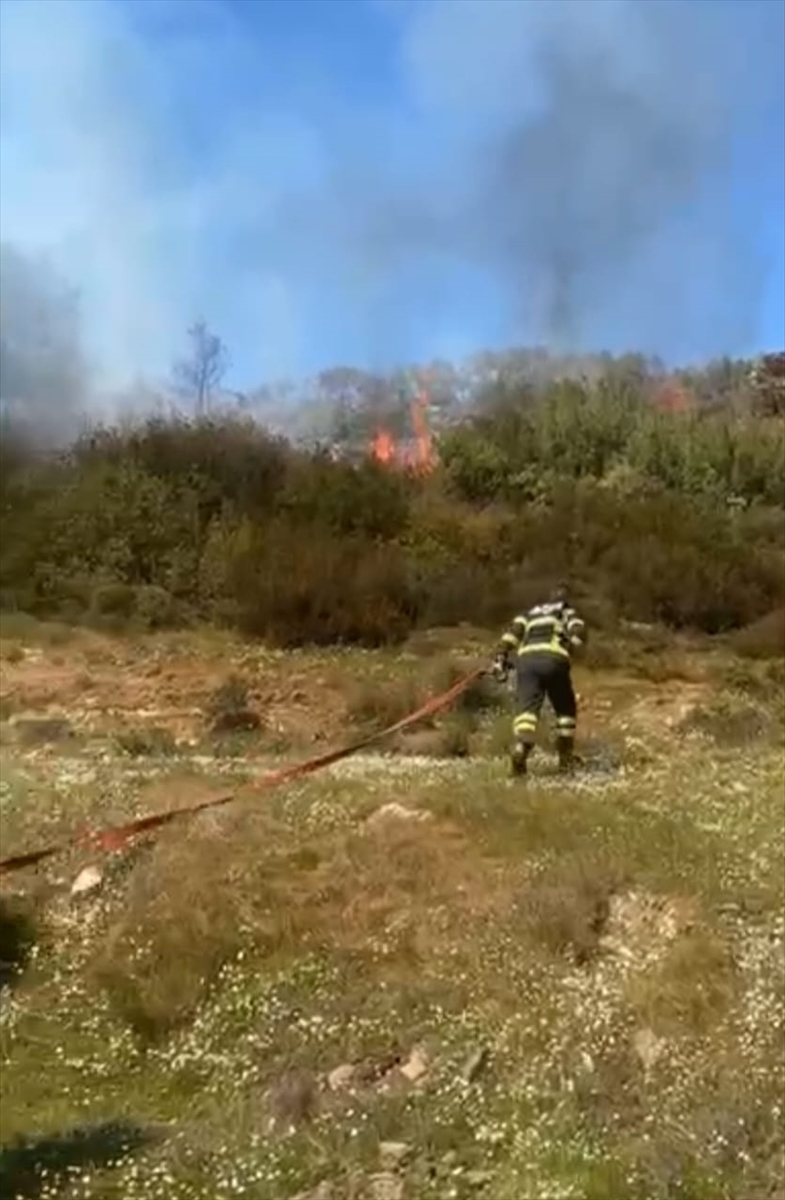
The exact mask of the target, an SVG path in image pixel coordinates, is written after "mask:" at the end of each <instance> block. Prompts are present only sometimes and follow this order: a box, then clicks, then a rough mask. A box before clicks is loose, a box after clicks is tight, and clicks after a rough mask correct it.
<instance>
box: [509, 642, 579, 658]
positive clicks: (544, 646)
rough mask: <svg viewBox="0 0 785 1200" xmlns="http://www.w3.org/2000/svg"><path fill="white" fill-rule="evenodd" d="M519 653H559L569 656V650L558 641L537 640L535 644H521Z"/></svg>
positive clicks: (560, 655) (561, 656) (561, 655)
mask: <svg viewBox="0 0 785 1200" xmlns="http://www.w3.org/2000/svg"><path fill="white" fill-rule="evenodd" d="M518 654H519V655H520V654H558V655H559V657H560V658H569V657H570V652H569V650H565V649H564V647H563V646H560V645H559V644H558V643H557V642H535V643H534V645H533V646H521V648H520V650H519V651H518Z"/></svg>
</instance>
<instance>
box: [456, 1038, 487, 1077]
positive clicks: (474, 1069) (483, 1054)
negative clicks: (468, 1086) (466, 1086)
mask: <svg viewBox="0 0 785 1200" xmlns="http://www.w3.org/2000/svg"><path fill="white" fill-rule="evenodd" d="M490 1057H491V1055H490V1051H489V1050H488V1047H487V1046H478V1047H477V1049H476V1050H474V1051H472V1053H471V1054H470V1055H469V1057H468V1058H467V1060H466V1063H465V1065H464V1068H463V1071H462V1072H461V1074H462V1075H463V1078H464V1079H465V1080H466V1082H467V1083H474V1081H475V1079H477V1077H478V1076H479V1075H481V1074H482V1072H483V1071H484V1070H485V1068H486V1067H487V1065H488V1062H489V1060H490Z"/></svg>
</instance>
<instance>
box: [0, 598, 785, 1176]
mask: <svg viewBox="0 0 785 1200" xmlns="http://www.w3.org/2000/svg"><path fill="white" fill-rule="evenodd" d="M0 634H2V637H1V638H0V652H1V653H2V664H1V665H2V713H1V716H2V724H1V725H0V755H1V756H2V784H1V785H0V787H1V791H0V839H1V845H2V853H3V855H9V854H12V853H14V852H16V851H17V850H22V849H28V848H32V847H35V846H37V845H39V844H42V843H45V842H47V841H49V840H50V839H52V838H58V837H60V836H62V835H64V834H69V833H73V832H74V831H75V830H77V829H79V828H81V827H85V826H90V825H105V824H109V823H112V822H115V821H120V820H124V819H127V818H128V817H130V816H132V815H137V814H141V813H144V812H147V811H151V810H153V809H159V808H166V807H169V806H178V805H181V804H184V803H187V802H189V801H191V800H194V799H198V798H201V797H203V796H207V795H209V794H212V793H216V794H217V793H219V792H221V791H224V790H227V788H228V789H229V790H232V789H235V790H236V794H237V800H236V802H234V803H232V804H230V805H228V806H226V807H224V808H221V809H218V810H216V811H215V812H205V813H204V814H202V815H201V816H199V817H198V818H196V819H193V820H190V821H188V822H183V823H175V824H174V825H172V826H170V827H169V828H168V829H166V830H165V831H164V832H163V833H162V834H161V835H160V836H159V837H158V838H156V839H154V840H150V841H147V842H142V843H139V844H137V845H136V846H135V847H133V848H130V849H128V850H126V851H124V852H121V853H118V854H116V855H114V856H112V857H111V858H110V859H105V858H104V859H95V860H93V859H90V858H89V857H87V858H86V857H85V856H84V854H80V853H78V852H69V853H68V854H66V855H64V856H61V857H58V858H55V859H52V860H51V862H50V863H49V864H48V865H47V866H46V868H45V869H41V870H39V871H26V872H22V873H20V874H18V875H12V876H9V877H8V878H7V880H5V881H3V890H2V895H1V898H2V911H1V913H0V916H1V918H2V922H1V924H0V934H1V935H2V947H0V958H1V959H2V960H3V968H2V970H3V976H2V981H3V984H4V986H3V989H2V1000H1V1001H0V1063H1V1066H0V1089H1V1092H0V1101H1V1102H0V1193H2V1195H3V1196H9V1197H19V1198H20V1200H22V1198H24V1200H27V1198H31V1197H37V1198H41V1200H44V1198H47V1197H55V1196H57V1197H64V1198H70V1200H76V1198H77V1197H78V1198H81V1200H88V1198H95V1200H97V1198H99V1197H100V1198H107V1200H108V1198H109V1197H112V1198H114V1200H142V1198H144V1200H155V1198H156V1197H160V1198H161V1200H163V1198H164V1197H165V1198H167V1200H170V1198H171V1200H224V1198H228V1197H248V1198H251V1200H292V1198H294V1197H297V1198H298V1200H306V1198H307V1200H452V1198H454V1200H464V1198H469V1197H479V1198H480V1200H482V1198H485V1200H526V1198H532V1200H534V1198H535V1197H549V1198H553V1200H556V1198H562V1197H563V1198H567V1197H575V1198H576V1200H774V1198H775V1197H779V1196H781V1195H783V1194H784V1193H785V1166H784V1165H783V1154H785V1131H784V1129H783V1122H784V1121H785V1111H784V1110H785V1037H784V1033H785V1030H784V1029H783V1024H784V1022H783V1005H784V1004H785V871H783V867H784V866H785V815H784V813H783V787H784V786H785V765H784V761H783V670H782V662H781V660H777V659H772V660H760V661H752V660H749V659H745V658H740V657H737V656H736V655H735V654H734V653H733V652H732V647H731V646H730V645H728V644H725V645H720V644H718V643H709V642H703V643H695V642H690V641H688V640H686V639H682V640H675V639H670V638H666V636H665V635H664V634H663V633H661V632H660V631H658V630H656V629H634V628H630V629H628V630H627V631H626V632H625V642H624V645H623V646H619V645H618V644H611V643H603V641H602V640H601V639H600V640H598V641H597V642H596V643H595V645H593V647H592V650H591V656H590V658H589V659H588V660H587V662H586V663H584V664H582V665H579V666H578V667H577V669H576V684H577V689H578V692H579V694H580V696H581V706H582V707H581V714H582V715H581V733H580V740H581V743H582V744H581V747H580V748H581V750H582V752H583V754H584V757H585V769H584V770H582V771H581V772H580V773H579V774H578V775H577V776H576V777H575V778H574V779H572V780H569V781H565V780H562V779H560V778H559V777H558V776H556V775H555V774H554V771H553V763H552V756H551V755H550V753H549V747H548V738H549V730H548V729H547V728H545V729H544V730H543V747H542V751H541V752H540V753H538V754H537V755H536V756H535V758H534V760H533V774H532V777H531V778H530V780H529V781H528V782H527V783H526V784H523V785H522V784H520V783H513V782H512V781H510V780H508V778H507V764H506V761H505V759H504V757H503V754H504V750H505V744H506V740H507V736H508V727H509V712H508V711H507V708H506V705H507V703H508V698H507V697H506V696H505V694H504V692H503V691H494V690H493V688H491V687H490V686H488V685H482V686H478V687H477V688H475V689H473V691H472V692H471V693H470V695H469V696H468V697H467V698H466V699H465V700H464V702H463V703H462V704H461V705H460V706H459V708H458V710H457V711H455V712H452V713H450V714H449V715H447V716H445V717H444V718H442V719H441V720H439V721H437V722H434V723H432V724H431V725H430V726H427V727H425V728H420V729H418V730H416V731H414V732H413V733H411V734H409V735H403V736H400V737H398V738H397V739H396V740H395V741H394V742H393V743H391V744H386V743H385V744H383V745H380V746H379V747H378V748H377V749H375V750H374V751H373V752H370V751H369V752H368V753H367V754H364V755H361V756H358V757H357V758H355V759H350V760H347V761H345V762H344V763H342V764H339V765H338V766H336V767H334V768H332V769H331V770H328V771H325V772H323V773H321V774H319V775H317V776H314V777H313V778H311V779H309V780H306V781H302V782H298V783H295V784H291V785H289V786H287V787H284V788H281V789H278V790H274V791H269V792H260V791H256V792H255V791H254V781H255V780H256V779H257V778H258V777H259V776H260V775H262V774H263V773H264V772H265V771H266V770H268V769H269V768H270V766H271V765H274V764H277V763H279V762H282V761H286V762H289V761H293V760H294V759H297V758H300V757H303V758H304V757H307V756H309V755H310V754H314V753H318V752H321V751H322V750H324V749H326V748H328V747H329V746H332V745H333V744H340V743H341V742H342V741H344V740H346V739H347V737H349V736H354V735H356V734H357V733H358V732H360V731H363V732H368V731H371V730H373V729H374V728H378V727H381V726H383V725H386V724H387V723H389V722H390V721H393V720H395V719H397V718H398V717H400V716H402V715H403V714H404V713H405V712H406V711H408V710H410V709H411V708H412V707H414V706H415V705H416V703H417V700H418V699H420V698H422V697H423V696H424V695H426V694H429V693H432V692H435V691H440V690H443V689H444V688H445V687H447V686H448V685H449V683H450V682H452V681H453V680H454V679H455V678H456V677H457V675H458V674H459V673H460V672H461V671H463V670H464V669H466V668H467V667H471V666H472V665H474V664H475V663H477V662H478V661H479V660H480V658H481V657H482V655H483V654H486V653H487V652H488V650H489V649H490V648H491V643H490V642H489V639H488V637H487V635H483V634H481V633H480V632H479V631H476V630H472V629H465V630H461V631H448V630H435V631H432V632H431V633H430V634H428V635H418V636H416V637H414V638H413V639H412V640H411V641H410V642H409V643H408V644H407V645H406V646H405V648H404V650H403V651H402V652H399V653H396V654H392V653H387V652H378V653H376V652H373V653H372V652H357V651H346V652H344V653H338V652H328V651H326V650H325V651H320V652H318V653H305V652H301V653H300V652H298V653H295V654H288V655H285V654H282V653H276V652H271V651H267V650H265V649H263V648H260V647H258V646H251V645H243V644H242V643H240V642H237V641H235V640H232V639H231V638H229V637H227V636H225V635H222V634H217V633H212V632H209V631H208V632H203V633H190V634H182V635H174V634H170V635H158V636H152V635H150V636H146V637H144V638H139V639H137V640H129V639H120V638H116V639H110V638H108V637H103V636H98V635H96V634H89V633H86V632H83V633H75V632H74V631H73V630H70V629H68V628H66V627H63V626H50V625H39V624H37V623H35V622H32V621H29V620H24V619H20V618H14V619H9V620H5V621H4V623H3V626H2V628H1V629H0ZM86 865H96V866H98V867H100V868H101V871H102V873H103V877H102V881H101V883H100V885H99V886H97V887H96V888H95V889H93V890H90V891H87V892H84V893H82V894H78V895H72V894H71V886H72V883H73V881H74V880H75V878H76V877H77V875H78V874H79V872H80V870H81V869H82V868H83V867H85V866H86Z"/></svg>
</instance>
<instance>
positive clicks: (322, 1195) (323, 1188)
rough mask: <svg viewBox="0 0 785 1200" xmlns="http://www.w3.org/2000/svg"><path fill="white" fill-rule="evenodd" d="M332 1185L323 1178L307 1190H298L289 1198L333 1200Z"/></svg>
mask: <svg viewBox="0 0 785 1200" xmlns="http://www.w3.org/2000/svg"><path fill="white" fill-rule="evenodd" d="M334 1198H335V1192H334V1191H333V1185H332V1184H331V1183H329V1182H328V1181H327V1180H325V1181H324V1182H323V1183H320V1184H319V1185H318V1186H317V1187H315V1188H313V1189H312V1190H311V1191H309V1192H298V1193H297V1195H296V1196H292V1198H291V1200H334Z"/></svg>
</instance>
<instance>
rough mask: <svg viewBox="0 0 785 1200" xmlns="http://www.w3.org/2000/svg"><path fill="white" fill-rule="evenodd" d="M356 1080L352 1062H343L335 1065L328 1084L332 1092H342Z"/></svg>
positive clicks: (328, 1078)
mask: <svg viewBox="0 0 785 1200" xmlns="http://www.w3.org/2000/svg"><path fill="white" fill-rule="evenodd" d="M353 1081H354V1067H353V1066H352V1064H351V1063H343V1064H342V1065H341V1066H340V1067H334V1068H333V1070H332V1071H330V1074H329V1075H328V1076H327V1086H328V1088H329V1089H330V1091H331V1092H342V1091H345V1089H346V1088H348V1087H350V1086H351V1084H352V1083H353Z"/></svg>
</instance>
